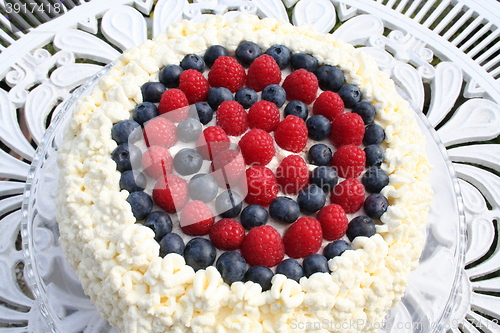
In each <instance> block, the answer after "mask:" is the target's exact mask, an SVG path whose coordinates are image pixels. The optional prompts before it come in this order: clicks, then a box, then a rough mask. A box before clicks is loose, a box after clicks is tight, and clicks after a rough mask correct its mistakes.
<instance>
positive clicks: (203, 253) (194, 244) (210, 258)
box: [184, 237, 216, 271]
mask: <svg viewBox="0 0 500 333" xmlns="http://www.w3.org/2000/svg"><path fill="white" fill-rule="evenodd" d="M215 255H216V250H215V246H213V244H212V242H210V241H209V240H208V239H205V238H201V237H195V238H191V240H190V241H189V242H188V243H187V244H186V247H185V248H184V260H186V264H187V265H189V266H191V267H193V269H194V270H195V271H197V270H199V269H205V268H207V267H208V266H210V265H212V264H213V263H214V261H215Z"/></svg>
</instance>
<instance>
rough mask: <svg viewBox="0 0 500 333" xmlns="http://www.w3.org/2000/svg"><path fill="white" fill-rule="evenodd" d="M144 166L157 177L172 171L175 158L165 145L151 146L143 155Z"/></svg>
mask: <svg viewBox="0 0 500 333" xmlns="http://www.w3.org/2000/svg"><path fill="white" fill-rule="evenodd" d="M141 162H142V163H141V164H142V167H143V168H144V171H145V172H146V173H147V174H148V175H149V176H150V177H153V178H155V179H158V178H160V177H161V176H163V175H167V174H169V173H172V168H173V162H174V159H173V158H172V155H170V152H169V151H168V149H167V148H165V147H163V146H151V147H149V148H148V150H146V152H145V153H144V154H143V155H142V161H141Z"/></svg>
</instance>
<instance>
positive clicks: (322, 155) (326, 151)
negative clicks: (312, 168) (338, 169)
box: [307, 118, 332, 165]
mask: <svg viewBox="0 0 500 333" xmlns="http://www.w3.org/2000/svg"><path fill="white" fill-rule="evenodd" d="M309 119H311V118H309ZM307 158H308V160H309V163H311V164H314V165H330V162H331V161H332V150H331V149H330V147H328V146H327V145H325V144H323V143H317V144H315V145H313V146H312V147H311V148H309V152H308V153H307Z"/></svg>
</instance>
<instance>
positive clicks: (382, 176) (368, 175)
mask: <svg viewBox="0 0 500 333" xmlns="http://www.w3.org/2000/svg"><path fill="white" fill-rule="evenodd" d="M361 183H363V185H364V186H365V190H366V191H367V192H370V193H378V192H380V191H381V190H382V189H383V188H384V187H385V186H387V184H389V176H388V175H387V173H385V171H384V170H382V169H380V168H378V167H369V168H368V170H366V172H365V173H364V174H363V177H361Z"/></svg>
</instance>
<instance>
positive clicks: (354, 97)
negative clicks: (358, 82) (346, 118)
mask: <svg viewBox="0 0 500 333" xmlns="http://www.w3.org/2000/svg"><path fill="white" fill-rule="evenodd" d="M338 94H339V96H340V98H342V100H343V101H344V106H345V107H346V108H349V109H351V108H353V107H354V106H355V105H356V104H357V103H359V101H361V90H359V88H358V87H356V86H355V85H352V84H346V85H344V86H342V88H340V90H339V92H338Z"/></svg>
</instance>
